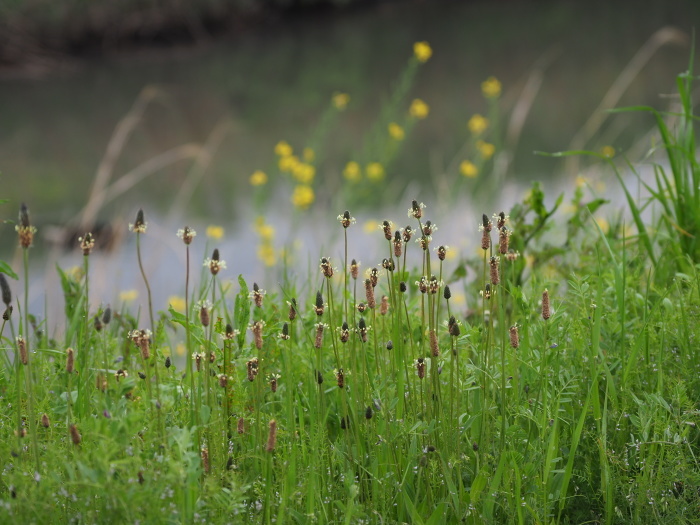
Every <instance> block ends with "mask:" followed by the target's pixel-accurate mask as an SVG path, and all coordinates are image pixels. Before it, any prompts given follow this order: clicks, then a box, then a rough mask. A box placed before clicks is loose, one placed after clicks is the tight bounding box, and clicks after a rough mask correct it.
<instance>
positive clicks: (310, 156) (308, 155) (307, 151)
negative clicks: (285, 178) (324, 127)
mask: <svg viewBox="0 0 700 525" xmlns="http://www.w3.org/2000/svg"><path fill="white" fill-rule="evenodd" d="M302 157H304V160H305V161H306V162H313V161H314V160H315V159H316V152H315V151H314V150H313V148H304V152H303V153H302Z"/></svg>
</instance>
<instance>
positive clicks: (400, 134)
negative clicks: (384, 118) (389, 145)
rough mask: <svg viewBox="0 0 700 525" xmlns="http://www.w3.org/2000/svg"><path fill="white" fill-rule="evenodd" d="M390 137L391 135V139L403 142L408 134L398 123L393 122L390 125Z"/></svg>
mask: <svg viewBox="0 0 700 525" xmlns="http://www.w3.org/2000/svg"><path fill="white" fill-rule="evenodd" d="M389 135H391V138H392V139H394V140H403V138H404V136H405V135H406V133H405V132H404V130H403V128H402V127H401V126H399V125H398V124H397V123H396V122H392V123H391V124H389Z"/></svg>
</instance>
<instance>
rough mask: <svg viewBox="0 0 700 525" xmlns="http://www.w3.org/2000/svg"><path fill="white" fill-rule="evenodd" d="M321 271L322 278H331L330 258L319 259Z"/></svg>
mask: <svg viewBox="0 0 700 525" xmlns="http://www.w3.org/2000/svg"><path fill="white" fill-rule="evenodd" d="M321 271H322V272H323V275H324V277H326V278H328V279H330V278H331V277H333V266H331V259H330V257H322V258H321Z"/></svg>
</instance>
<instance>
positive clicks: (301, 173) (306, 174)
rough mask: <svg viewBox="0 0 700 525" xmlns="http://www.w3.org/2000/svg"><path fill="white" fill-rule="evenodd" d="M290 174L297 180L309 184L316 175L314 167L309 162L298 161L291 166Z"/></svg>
mask: <svg viewBox="0 0 700 525" xmlns="http://www.w3.org/2000/svg"><path fill="white" fill-rule="evenodd" d="M292 175H293V176H294V179H295V180H296V181H297V182H301V183H302V184H309V183H310V182H311V181H313V180H314V177H315V176H316V168H315V167H313V166H312V165H311V164H306V163H305V162H299V163H298V164H297V165H296V166H294V168H292Z"/></svg>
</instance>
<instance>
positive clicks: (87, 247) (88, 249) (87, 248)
mask: <svg viewBox="0 0 700 525" xmlns="http://www.w3.org/2000/svg"><path fill="white" fill-rule="evenodd" d="M78 242H79V243H80V249H81V250H83V255H84V256H86V257H87V256H88V255H90V254H91V253H92V249H93V248H94V247H95V237H94V236H93V235H92V233H90V232H88V233H86V234H85V235H84V236H83V237H78Z"/></svg>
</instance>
